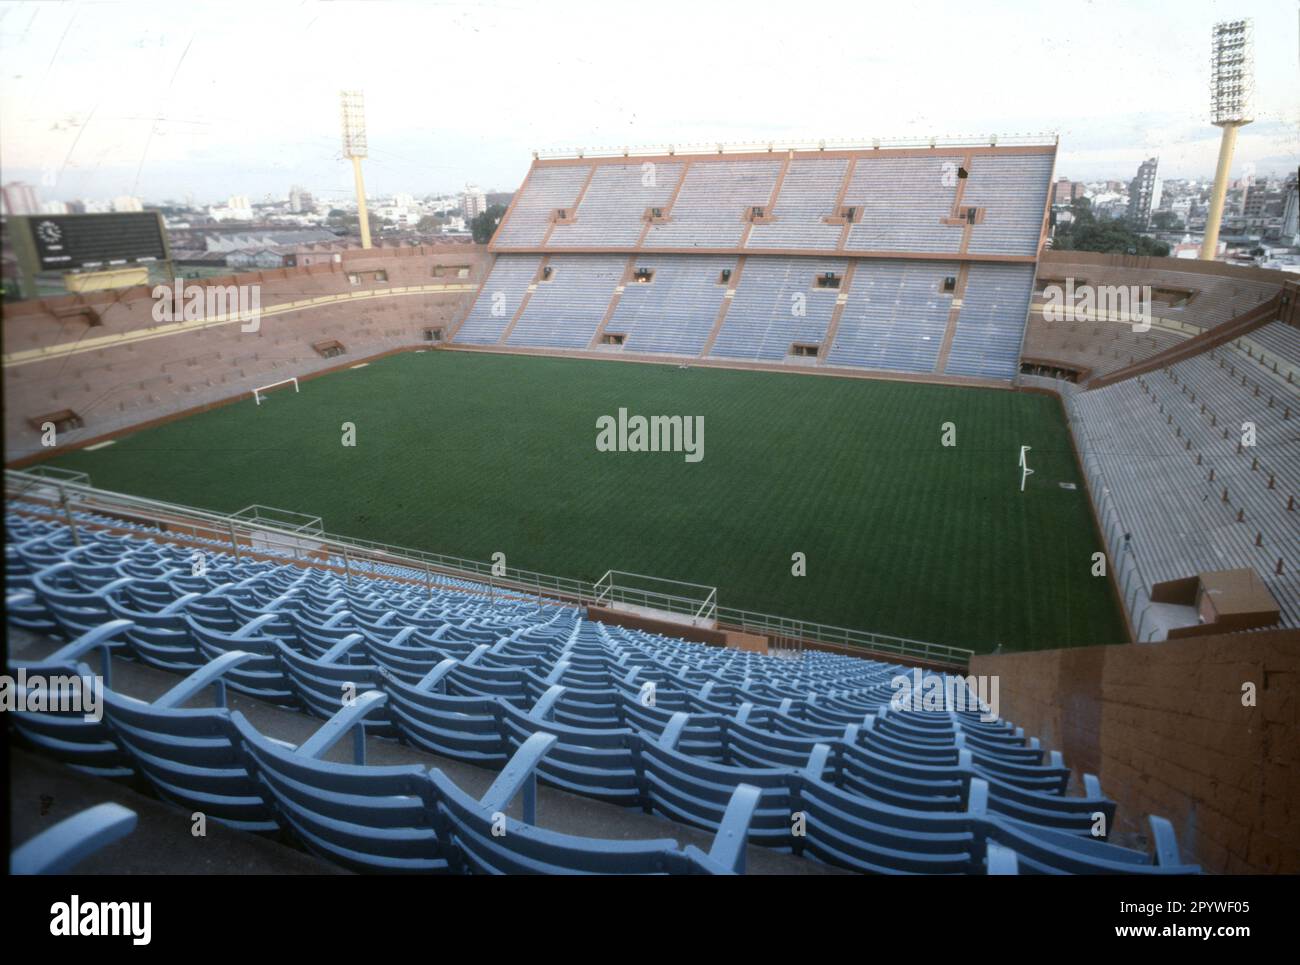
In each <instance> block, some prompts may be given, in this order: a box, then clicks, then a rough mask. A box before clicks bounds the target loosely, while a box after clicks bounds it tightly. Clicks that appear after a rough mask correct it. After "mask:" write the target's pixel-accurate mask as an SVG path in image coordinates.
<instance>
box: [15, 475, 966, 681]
mask: <svg viewBox="0 0 1300 965" xmlns="http://www.w3.org/2000/svg"><path fill="white" fill-rule="evenodd" d="M73 475H78V474H71V475H60V474H59V473H51V472H49V471H47V472H45V473H41V472H33V471H31V470H14V469H6V470H5V493H6V498H12V499H20V500H28V501H32V502H36V503H48V505H49V507H50V508H49V512H50V514H51V515H54V516H61V517H62V518H63V519H64V521H65V522H66V523H67V525H68V526H69V527H70V528H71V530H72V535H73V539H74V540H75V541H77V542H80V539H79V527H86V528H100V527H111V526H112V525H113V523H112V521H113V520H118V521H121V522H125V523H127V524H128V526H130V527H135V528H138V527H140V526H142V525H151V526H152V527H154V528H155V529H156V531H157V532H158V533H159V534H165V535H168V536H172V537H174V538H180V539H184V538H188V539H190V540H192V541H195V542H198V543H201V544H207V545H212V546H213V548H214V551H217V552H225V551H226V550H227V548H228V549H229V551H231V552H233V554H234V556H235V558H236V559H239V558H241V557H243V556H257V555H269V556H274V557H277V558H284V559H286V560H287V559H292V560H294V561H295V562H298V563H300V564H303V565H308V566H318V567H320V566H324V567H330V568H333V569H335V570H341V571H342V572H343V573H344V574H345V576H346V578H347V579H348V580H349V581H351V580H352V579H353V576H354V574H358V575H366V576H375V575H378V576H382V577H384V578H393V579H400V580H404V581H406V582H410V583H417V584H425V585H427V586H428V587H429V589H430V592H432V589H433V587H434V586H435V585H438V586H446V585H449V583H452V582H454V581H464V582H468V583H472V584H477V586H476V587H469V588H467V589H471V590H477V592H482V593H486V594H488V595H489V596H495V595H497V594H500V595H501V596H503V597H513V598H532V599H535V600H536V601H537V604H538V605H539V606H542V605H577V606H587V605H596V606H608V605H609V604H610V603H625V604H631V605H636V606H647V607H650V608H652V609H658V610H661V611H665V612H669V613H675V614H683V615H685V616H688V617H690V618H691V620H692V621H693V622H695V623H696V624H697V625H698V624H699V623H701V622H706V621H707V622H710V623H716V625H717V626H719V627H726V628H729V629H735V630H741V631H743V632H747V633H755V634H759V635H762V636H767V637H769V638H771V639H772V640H773V641H775V642H776V643H777V645H778V647H782V648H785V649H795V650H798V649H804V648H806V645H807V644H808V643H824V644H830V645H835V646H842V647H847V648H853V649H861V650H867V651H870V652H871V653H872V655H875V656H880V655H884V656H897V657H900V658H904V659H916V660H924V661H929V662H933V663H939V664H947V665H951V666H956V667H965V666H966V665H967V664H968V663H969V661H970V658H971V656H972V654H973V653H974V651H972V650H969V649H966V648H963V647H952V646H948V645H945V644H936V643H928V642H925V641H921V640H910V639H907V638H905V637H894V636H890V635H888V634H880V633H871V632H867V631H862V630H852V629H849V628H846V627H834V626H828V625H826V624H821V623H815V622H811V621H806V620H797V619H792V618H789V617H781V616H775V615H773V614H768V613H757V612H754V611H751V610H739V609H733V608H728V607H720V606H718V591H717V588H716V587H711V586H704V585H703V584H698V583H686V582H683V581H680V580H667V579H663V578H661V577H653V576H645V575H642V574H636V573H625V572H622V571H614V570H611V571H608V572H606V573H605V575H604V576H602V577H601V578H600V579H599V580H597V581H596V582H595V583H589V582H587V581H585V580H579V579H572V578H570V577H563V576H555V575H553V574H549V573H538V572H535V571H532V570H522V569H517V568H513V567H507V566H505V565H503V564H497V563H486V562H483V561H481V560H470V559H465V558H463V557H457V556H448V555H446V554H443V553H430V552H425V551H423V550H416V549H411V548H410V547H404V546H395V545H393V544H389V543H381V542H379V541H376V540H367V539H359V538H356V537H345V536H339V535H336V534H331V533H326V532H323V531H321V532H314V531H313V532H305V531H304V530H303V529H302V528H301V524H294V523H285V522H283V521H277V520H275V519H273V518H268V517H267V515H266V514H257V513H254V514H253V519H251V520H250V519H249V518H241V517H239V516H238V515H237V514H231V513H220V512H215V511H213V510H207V509H199V508H197V507H193V506H186V505H183V504H180V503H171V502H165V501H163V500H156V499H149V498H147V497H143V496H132V495H129V494H127V493H118V492H112V491H109V490H103V489H97V488H95V487H93V486H91V485H89V483H88V482H80V481H75V480H74V479H73V478H72V476H73ZM79 475H80V476H81V477H84V476H85V474H84V473H81V474H79ZM255 508H256V507H247V508H246V509H255ZM260 508H261V509H263V510H265V509H267V508H268V507H260ZM245 511H246V510H241V512H245ZM77 512H86V513H94V514H99V515H102V516H104V517H105V518H106V519H107V520H108V521H107V522H100V523H88V522H86V521H84V520H81V521H78V520H77V519H76V517H75V515H74V513H77ZM276 512H286V511H283V510H280V511H276ZM292 515H293V516H294V517H298V518H305V519H318V517H308V516H305V515H304V514H297V513H294V514H292ZM379 566H387V567H392V568H397V569H396V571H392V570H390V571H381V570H378V569H377V567H379ZM402 571H405V572H402ZM620 577H621V578H623V579H622V582H620V579H619V578H620ZM633 581H642V582H645V583H652V584H664V585H665V586H676V587H678V588H690V589H694V590H702V591H707V592H703V593H695V594H691V593H689V592H683V591H682V590H680V589H679V590H678V591H675V592H670V591H667V590H665V591H660V590H654V589H650V588H647V587H644V586H641V587H637V586H634V585H629V584H630V583H632V582H633Z"/></svg>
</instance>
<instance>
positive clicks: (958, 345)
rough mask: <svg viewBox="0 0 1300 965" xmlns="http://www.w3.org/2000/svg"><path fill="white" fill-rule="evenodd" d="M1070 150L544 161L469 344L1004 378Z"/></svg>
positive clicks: (500, 254)
mask: <svg viewBox="0 0 1300 965" xmlns="http://www.w3.org/2000/svg"><path fill="white" fill-rule="evenodd" d="M1054 154H1055V148H1054V147H1053V146H1033V147H1006V148H1000V147H991V146H989V145H987V144H984V145H971V146H970V147H968V148H955V147H948V148H930V149H924V148H921V149H909V150H888V149H866V150H846V151H766V152H756V153H751V154H736V155H726V154H720V153H719V154H713V155H690V156H682V155H666V156H663V157H646V158H643V159H636V158H628V157H616V158H594V159H592V158H581V157H579V158H556V159H539V160H535V161H534V163H533V167H532V170H531V171H530V173H529V175H528V178H527V180H526V181H525V183H524V185H523V186H522V188H521V189H520V192H519V195H518V197H517V198H516V200H515V203H514V205H513V206H512V208H511V210H510V211H509V212H508V213H507V215H506V217H505V219H504V220H503V222H502V224H501V227H500V228H499V229H498V231H497V234H496V236H495V237H494V238H493V240H492V243H491V246H490V248H491V250H492V252H493V253H494V255H495V265H494V268H493V270H492V272H491V274H490V276H489V277H488V279H487V280H486V281H485V283H484V285H483V286H482V288H481V289H480V292H479V295H478V297H477V299H476V301H475V304H474V307H473V309H472V311H471V312H470V313H469V315H468V317H467V319H466V320H465V322H464V324H463V325H462V326H461V328H460V329H459V331H458V332H457V333H456V334H455V335H454V337H453V342H454V343H457V344H461V345H467V346H485V345H504V346H508V347H510V348H512V349H523V350H529V349H550V350H561V351H565V352H587V351H592V352H604V353H609V352H618V353H623V354H625V355H630V356H635V355H645V356H654V355H675V356H682V357H685V358H692V357H700V358H708V359H713V360H718V361H722V362H731V363H735V364H751V365H752V364H762V365H768V366H770V365H786V364H789V365H798V366H804V367H807V366H813V367H815V368H841V369H847V370H878V371H883V372H891V373H914V374H918V375H926V376H931V377H934V376H937V377H940V378H942V377H944V376H946V375H952V376H957V377H959V378H961V379H964V380H968V379H979V380H984V381H991V382H1005V381H1008V380H1010V379H1012V378H1014V377H1015V376H1016V374H1017V372H1018V371H1019V353H1020V345H1021V341H1022V339H1023V334H1024V329H1025V323H1026V317H1027V313H1028V308H1029V301H1030V294H1031V293H1030V286H1031V283H1032V278H1033V274H1034V271H1033V266H1034V262H1035V259H1036V257H1037V253H1038V248H1039V243H1040V240H1041V236H1042V231H1043V225H1044V223H1045V220H1044V216H1045V212H1046V206H1047V197H1048V180H1049V179H1050V176H1051V172H1052V166H1053V158H1054ZM614 256H619V257H617V258H616V257H614ZM909 256H912V257H910V258H909ZM934 256H942V260H941V261H932V260H929V259H931V258H933V257H934ZM920 257H924V258H926V259H927V260H925V261H919V260H918V258H920ZM620 258H621V260H620ZM539 259H542V260H540V261H539ZM959 277H960V278H961V279H962V281H961V286H960V287H961V291H958V286H957V279H958V278H959ZM521 306H522V309H521ZM949 349H950V350H949Z"/></svg>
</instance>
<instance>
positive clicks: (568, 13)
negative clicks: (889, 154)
mask: <svg viewBox="0 0 1300 965" xmlns="http://www.w3.org/2000/svg"><path fill="white" fill-rule="evenodd" d="M1239 16H1249V17H1253V18H1254V21H1255V60H1256V76H1257V91H1258V93H1257V95H1256V110H1255V116H1256V118H1257V120H1256V122H1255V123H1254V124H1252V125H1250V126H1249V127H1246V128H1244V129H1243V130H1242V132H1241V136H1240V139H1239V141H1238V148H1237V155H1236V165H1235V172H1236V173H1240V172H1241V171H1242V169H1243V167H1244V165H1246V164H1247V163H1253V164H1254V165H1255V166H1256V170H1257V171H1258V172H1260V173H1274V172H1276V173H1281V172H1284V171H1286V170H1288V169H1289V170H1294V169H1295V168H1296V165H1297V163H1300V147H1298V142H1300V15H1298V11H1297V5H1296V3H1295V2H1294V0H1230V2H1217V0H1167V2H1129V3H1119V2H1112V0H1096V2H1089V0H1024V2H1020V0H974V2H969V0H967V2H946V3H945V2H930V3H926V2H914V0H902V2H891V3H880V2H878V0H851V2H846V3H818V2H792V0H784V2H769V0H743V2H738V3H735V4H727V3H721V2H709V0H689V2H681V3H679V2H650V0H640V2H623V0H592V2H587V0H543V2H524V0H516V2H483V3H470V2H449V3H439V2H427V3H419V2H389V0H371V2H333V3H322V2H318V0H301V2H298V0H293V2H282V0H258V2H252V3H244V2H241V0H223V2H220V3H211V4H209V3H203V2H185V3H176V2H171V3H157V4H152V3H138V2H89V3H86V2H58V0H46V2H22V3H15V2H3V3H0V173H2V175H3V179H4V180H5V181H11V180H25V181H29V182H32V183H34V184H37V185H39V189H40V194H41V198H42V199H43V200H50V199H59V200H68V199H72V198H80V197H84V198H92V199H100V198H103V199H107V198H112V197H114V196H116V195H120V194H134V195H139V196H141V197H143V198H145V199H146V200H151V201H158V200H162V199H164V198H178V199H179V198H183V197H185V196H186V195H187V194H189V195H192V196H193V197H194V199H195V200H197V201H206V200H217V199H224V198H225V197H226V196H228V195H231V194H246V195H248V196H249V197H251V198H252V199H253V200H261V199H262V198H263V197H265V196H266V195H268V194H269V195H273V196H276V197H283V196H284V195H285V194H286V193H287V191H288V189H289V187H290V186H291V185H293V184H302V185H304V186H306V187H308V188H310V189H312V190H314V191H315V192H316V193H317V195H318V196H320V197H324V198H330V197H340V198H343V197H347V196H349V195H350V193H351V187H352V186H351V172H350V170H349V168H348V166H347V165H346V163H345V162H344V161H343V160H342V159H341V151H340V145H339V134H338V128H339V116H338V115H339V107H338V92H339V90H340V89H341V88H359V89H362V90H364V92H365V95H366V107H367V119H368V126H369V142H370V159H369V160H368V161H367V162H366V179H367V187H368V189H369V192H370V193H371V194H372V195H379V194H384V193H388V192H393V191H407V192H411V193H414V194H423V193H426V192H433V191H455V190H459V189H460V188H461V187H462V186H463V185H464V184H465V183H466V182H475V183H478V184H480V185H481V186H483V187H484V188H487V189H494V188H495V189H501V190H513V189H514V188H515V187H517V186H518V184H519V182H520V181H521V180H522V178H523V176H524V174H525V172H526V171H527V168H528V164H529V162H530V160H531V152H532V150H533V149H535V148H541V149H557V148H575V147H580V146H585V147H587V148H597V147H604V146H622V145H657V144H667V143H676V144H679V145H683V144H690V143H709V144H712V143H716V142H718V141H763V142H766V141H769V140H777V141H781V140H810V139H811V140H816V139H819V138H826V139H841V138H852V139H861V140H868V141H869V140H870V138H872V137H882V138H889V137H909V136H927V135H931V134H938V135H965V134H985V133H990V132H996V133H1001V134H1004V135H1010V134H1016V133H1031V132H1039V131H1055V132H1059V133H1060V136H1061V153H1060V158H1059V160H1058V163H1057V171H1058V174H1061V175H1064V176H1067V177H1071V178H1075V179H1093V178H1102V177H1107V178H1112V177H1113V178H1123V179H1128V178H1130V177H1132V175H1133V173H1134V171H1135V169H1136V167H1137V164H1138V163H1139V161H1140V160H1141V159H1142V158H1144V157H1147V156H1150V155H1153V154H1155V155H1159V156H1160V161H1161V164H1160V173H1161V175H1162V176H1164V177H1197V176H1208V175H1210V174H1212V173H1213V169H1214V160H1215V154H1216V151H1217V147H1218V131H1217V129H1215V128H1213V127H1211V126H1210V125H1209V122H1208V109H1209V105H1208V99H1209V94H1208V87H1209V41H1210V28H1211V26H1212V25H1213V23H1214V22H1215V21H1216V20H1222V19H1228V18H1232V17H1239Z"/></svg>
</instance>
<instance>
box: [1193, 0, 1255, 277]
mask: <svg viewBox="0 0 1300 965" xmlns="http://www.w3.org/2000/svg"><path fill="white" fill-rule="evenodd" d="M1254 33H1255V29H1254V25H1253V24H1252V22H1251V21H1250V20H1223V21H1220V22H1219V23H1216V24H1215V25H1214V32H1213V34H1212V37H1213V40H1212V46H1211V54H1210V121H1211V123H1213V124H1214V125H1215V127H1221V128H1223V139H1222V140H1221V141H1220V142H1219V164H1218V167H1216V168H1215V170H1214V192H1213V193H1212V194H1211V195H1210V213H1209V216H1208V217H1207V218H1206V220H1205V240H1204V241H1202V242H1201V260H1202V261H1213V260H1214V256H1215V255H1216V254H1217V253H1218V250H1219V222H1220V221H1221V220H1222V219H1223V202H1224V199H1225V198H1226V197H1227V194H1228V171H1229V169H1231V167H1232V152H1233V149H1234V148H1235V147H1236V146H1237V128H1239V127H1242V126H1243V125H1246V124H1249V123H1250V122H1251V121H1253V120H1254V119H1255V118H1254V116H1253V114H1252V110H1253V107H1252V101H1253V99H1254V96H1253V95H1254V93H1255V52H1254Z"/></svg>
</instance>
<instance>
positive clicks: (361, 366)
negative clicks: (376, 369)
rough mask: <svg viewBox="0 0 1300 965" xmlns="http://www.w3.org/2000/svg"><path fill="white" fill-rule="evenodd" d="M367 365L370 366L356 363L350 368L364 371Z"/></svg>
mask: <svg viewBox="0 0 1300 965" xmlns="http://www.w3.org/2000/svg"><path fill="white" fill-rule="evenodd" d="M369 364H370V363H369V362H358V363H357V364H356V365H353V366H351V368H354V369H364V368H365V367H366V366H367V365H369Z"/></svg>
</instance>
